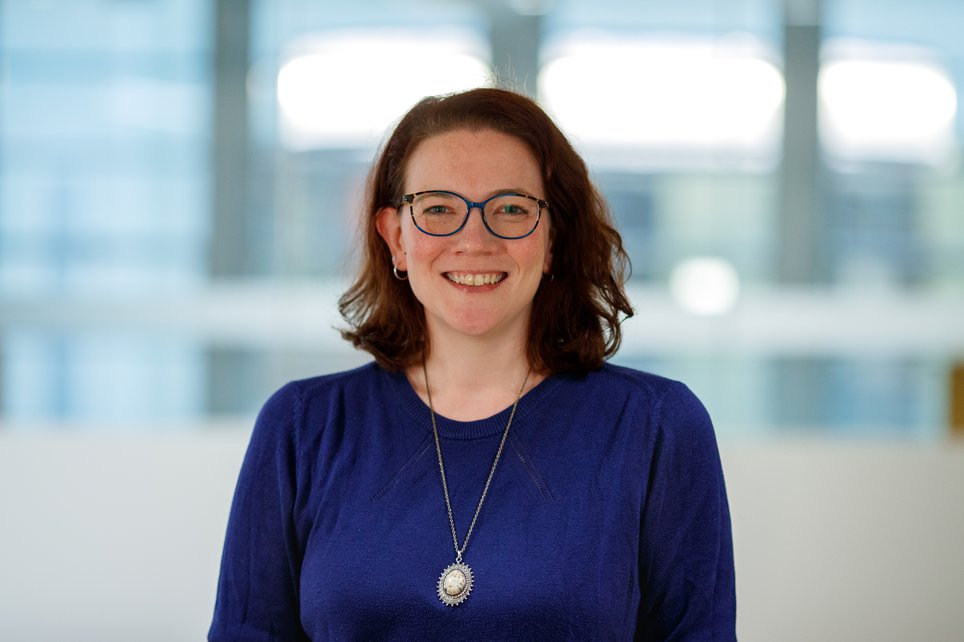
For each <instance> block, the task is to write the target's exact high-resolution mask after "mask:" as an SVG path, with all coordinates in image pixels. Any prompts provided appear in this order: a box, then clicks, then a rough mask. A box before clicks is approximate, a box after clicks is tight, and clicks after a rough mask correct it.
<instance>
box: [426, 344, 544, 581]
mask: <svg viewBox="0 0 964 642" xmlns="http://www.w3.org/2000/svg"><path fill="white" fill-rule="evenodd" d="M530 374H532V370H531V369H530V370H529V371H528V372H526V378H525V379H524V380H523V381H522V387H521V388H519V394H518V395H517V396H516V399H515V403H513V404H512V411H511V412H510V413H509V421H508V422H506V424H505V430H503V431H502V440H501V441H500V442H499V449H498V450H497V451H496V453H495V459H493V460H492V468H491V469H490V470H489V477H488V478H487V479H486V480H485V486H484V487H483V488H482V496H481V497H479V503H478V505H477V506H476V507H475V515H473V516H472V523H471V524H469V530H468V532H466V533H465V541H463V542H462V546H461V547H459V536H458V535H457V534H456V531H455V517H453V515H452V502H451V500H450V499H449V485H448V482H446V481H445V464H444V463H442V446H441V444H440V443H439V438H438V426H436V424H435V407H434V406H433V405H432V388H431V387H430V386H429V385H428V370H427V369H426V367H425V362H424V361H423V362H422V375H423V376H424V377H425V393H426V395H427V396H428V409H429V412H430V413H431V416H432V435H433V436H434V437H435V453H436V454H437V455H438V469H439V474H440V475H441V476H442V493H443V494H444V495H445V510H446V511H448V514H449V526H450V527H451V528H452V544H453V545H454V546H455V563H456V564H461V563H462V553H464V552H465V549H466V548H468V546H469V538H470V537H472V531H473V530H474V529H475V522H476V521H477V520H478V519H479V513H480V512H481V511H482V504H483V503H485V496H486V494H487V493H488V492H489V484H491V483H492V477H493V476H494V475H495V469H496V467H497V466H498V465H499V458H500V457H502V449H503V448H504V447H505V439H506V437H508V436H509V428H510V427H511V426H512V420H513V419H514V418H515V411H516V408H518V407H519V401H521V400H522V393H523V392H524V391H525V389H526V384H527V383H528V382H529V375H530Z"/></svg>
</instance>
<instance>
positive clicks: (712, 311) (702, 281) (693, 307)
mask: <svg viewBox="0 0 964 642" xmlns="http://www.w3.org/2000/svg"><path fill="white" fill-rule="evenodd" d="M669 287H670V292H671V293H672V295H673V298H674V299H676V302H677V303H678V304H679V305H680V307H682V308H683V309H684V310H686V311H687V312H691V313H693V314H699V315H720V314H725V313H727V312H729V311H730V310H732V309H733V306H735V305H736V302H737V299H738V298H739V295H740V277H739V275H738V274H737V272H736V269H735V268H734V267H733V266H732V265H731V264H730V263H729V262H727V261H724V260H723V259H718V258H712V257H697V258H690V259H686V260H685V261H681V262H680V263H679V264H678V265H677V266H676V267H675V268H674V269H673V273H672V275H671V276H670V285H669Z"/></svg>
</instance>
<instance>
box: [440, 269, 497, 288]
mask: <svg viewBox="0 0 964 642" xmlns="http://www.w3.org/2000/svg"><path fill="white" fill-rule="evenodd" d="M506 276H508V275H507V274H506V273H505V272H487V273H469V272H446V273H445V278H447V279H448V280H449V281H451V282H452V283H456V284H458V285H468V286H470V287H481V286H483V285H495V284H496V283H499V282H500V281H502V280H503V279H504V278H505V277H506Z"/></svg>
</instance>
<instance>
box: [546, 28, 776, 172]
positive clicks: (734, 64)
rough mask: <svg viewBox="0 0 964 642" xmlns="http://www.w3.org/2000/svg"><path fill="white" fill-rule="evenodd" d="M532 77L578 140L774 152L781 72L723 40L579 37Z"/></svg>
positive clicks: (594, 143)
mask: <svg viewBox="0 0 964 642" xmlns="http://www.w3.org/2000/svg"><path fill="white" fill-rule="evenodd" d="M563 52H564V53H563V55H562V56H561V57H559V58H558V59H556V60H554V61H553V62H550V63H549V64H548V65H546V67H545V68H544V70H543V73H542V75H541V76H540V89H541V92H542V97H543V100H544V101H545V103H546V105H547V106H548V107H549V109H550V110H551V111H552V112H553V114H554V115H555V117H556V119H557V121H558V122H559V123H560V125H561V126H562V127H563V128H565V129H566V130H567V131H568V132H569V133H571V134H572V135H574V136H575V137H576V138H578V139H579V140H580V141H582V142H583V143H586V144H589V145H597V146H604V147H607V146H608V147H649V148H656V149H669V150H677V151H679V150H684V151H685V150H692V151H701V152H705V151H716V150H727V151H729V150H732V151H735V152H743V153H751V154H752V153H763V154H767V153H773V152H774V151H775V150H776V149H777V148H778V146H779V133H780V123H781V118H782V105H783V97H784V86H783V76H782V74H781V73H780V71H779V70H778V69H777V68H776V67H775V66H774V65H772V64H771V63H769V62H767V61H766V60H764V59H762V58H761V57H759V56H756V55H753V54H751V53H748V52H747V50H746V47H744V46H740V45H735V46H728V45H727V44H725V43H723V42H712V43H691V42H685V41H684V42H678V41H664V42H653V43H641V42H638V41H624V42H618V41H617V42H611V41H602V40H599V41H591V40H590V41H579V42H574V43H572V44H570V45H569V46H567V47H565V48H564V49H563Z"/></svg>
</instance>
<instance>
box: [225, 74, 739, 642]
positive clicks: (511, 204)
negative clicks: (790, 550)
mask: <svg viewBox="0 0 964 642" xmlns="http://www.w3.org/2000/svg"><path fill="white" fill-rule="evenodd" d="M366 214H367V215H366V218H365V219H364V222H363V225H364V230H365V234H366V245H365V247H364V261H363V265H362V271H361V274H360V276H359V278H358V280H357V281H356V282H355V283H354V285H352V287H351V288H350V289H349V290H348V291H347V292H346V293H345V295H344V296H343V297H342V300H341V304H340V308H341V312H342V314H343V315H344V317H345V318H346V320H347V321H348V323H349V325H350V327H349V328H348V329H346V330H345V331H344V332H343V335H344V336H345V337H346V338H347V339H348V340H350V341H352V342H353V343H354V345H355V346H357V347H359V348H361V349H363V350H366V351H368V352H369V353H371V354H372V355H373V357H374V359H375V362H374V363H372V364H369V365H367V366H364V367H362V368H359V369H357V370H353V371H350V372H344V373H339V374H335V375H330V376H324V377H318V378H314V379H309V380H306V381H299V382H294V383H291V384H288V385H287V386H285V387H284V388H282V389H281V390H280V391H279V392H277V393H276V394H275V395H274V396H273V397H272V398H271V399H270V400H269V401H268V402H267V404H266V405H265V407H264V409H263V410H262V412H261V414H260V416H259V418H258V421H257V424H256V426H255V429H254V433H253V436H252V439H251V444H250V446H249V449H248V453H247V456H246V457H245V461H244V466H243V469H242V471H241V476H240V479H239V482H238V487H237V491H236V495H235V499H234V505H233V507H232V511H231V518H230V523H229V527H228V534H227V539H226V542H225V548H224V558H223V562H222V569H221V579H220V584H219V588H218V600H217V606H216V610H215V616H214V623H213V625H212V627H211V631H210V639H211V640H217V641H224V640H308V639H310V640H348V639H357V640H374V639H398V640H422V639H442V638H448V637H451V636H461V637H468V638H471V639H481V640H503V639H505V640H508V639H517V640H564V639H573V640H586V639H602V640H627V639H633V638H635V639H644V640H663V639H674V640H682V639H685V640H727V639H733V638H734V619H735V605H734V580H733V557H732V543H731V538H730V522H729V513H728V508H727V501H726V493H725V489H724V484H723V476H722V472H721V467H720V461H719V455H718V452H717V446H716V441H715V437H714V435H713V429H712V426H711V424H710V421H709V418H708V416H707V414H706V411H705V410H704V408H703V406H702V405H701V404H700V403H699V401H698V400H697V399H696V398H695V397H694V396H693V394H692V393H691V392H689V390H688V389H687V388H686V387H685V386H683V385H681V384H678V383H675V382H672V381H669V380H666V379H662V378H660V377H657V376H654V375H649V374H645V373H642V372H638V371H634V370H630V369H626V368H621V367H616V366H613V365H610V364H606V363H605V359H606V358H607V357H609V356H611V355H612V354H613V353H614V352H615V351H616V349H617V347H618V346H619V341H620V331H619V321H620V319H621V317H623V316H628V315H630V314H632V309H631V307H630V305H629V302H628V301H627V299H626V296H625V293H624V292H623V281H624V273H625V267H626V265H627V261H626V255H625V253H624V252H623V248H622V244H621V241H620V238H619V235H618V234H617V233H616V231H615V230H614V229H613V228H612V226H611V223H610V220H609V218H608V215H607V213H606V209H605V205H604V203H603V201H602V199H601V198H600V196H599V195H598V193H597V192H596V190H595V189H594V188H593V186H592V184H591V183H590V181H589V178H588V174H587V171H586V167H585V164H584V163H583V162H582V160H581V159H580V158H579V156H578V155H577V154H576V153H575V152H574V151H573V149H572V147H571V146H570V144H569V143H568V142H567V141H566V139H565V137H564V136H563V135H562V134H561V133H560V132H559V130H558V129H557V128H556V127H555V125H553V123H552V122H551V121H550V119H549V118H548V117H547V116H546V115H545V114H544V113H543V112H542V110H541V109H539V107H538V106H536V104H535V103H533V102H532V101H531V100H529V99H527V98H524V97H522V96H519V95H517V94H514V93H511V92H507V91H503V90H497V89H478V90H473V91H469V92H465V93H462V94H456V95H452V96H448V97H440V98H427V99H425V100H423V101H422V102H420V103H419V104H418V105H416V106H415V107H414V108H413V109H412V110H411V111H410V112H409V113H408V114H407V115H406V116H405V117H404V118H403V119H402V120H401V121H400V123H399V124H398V126H397V127H396V129H395V131H394V133H393V134H392V136H391V138H390V139H389V140H388V142H387V143H386V144H385V147H384V149H383V150H382V152H381V155H380V157H379V159H378V161H377V163H376V165H375V167H374V168H373V173H372V176H371V180H370V184H369V191H368V211H367V213H366Z"/></svg>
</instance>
